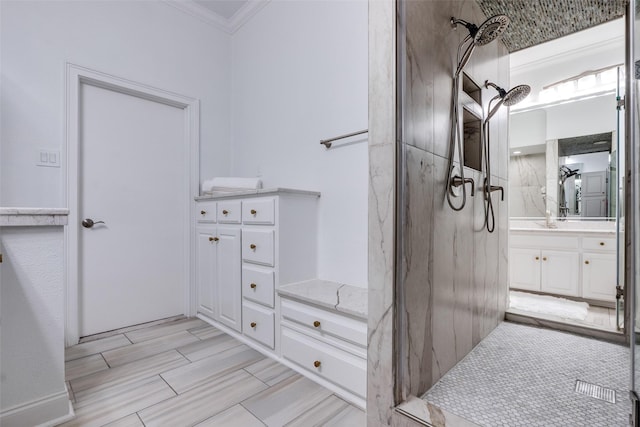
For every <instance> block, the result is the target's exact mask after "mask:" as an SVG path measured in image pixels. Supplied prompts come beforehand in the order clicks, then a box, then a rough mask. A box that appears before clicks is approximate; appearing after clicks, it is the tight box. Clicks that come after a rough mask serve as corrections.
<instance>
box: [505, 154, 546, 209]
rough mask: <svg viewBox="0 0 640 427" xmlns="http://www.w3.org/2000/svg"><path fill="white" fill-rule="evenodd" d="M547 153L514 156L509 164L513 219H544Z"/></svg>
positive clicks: (510, 202) (510, 204)
mask: <svg viewBox="0 0 640 427" xmlns="http://www.w3.org/2000/svg"><path fill="white" fill-rule="evenodd" d="M546 174H547V160H546V154H545V153H538V154H531V155H527V156H513V157H511V160H510V162H509V195H510V199H509V210H510V213H511V216H512V217H544V216H545V212H546V209H547V208H546V206H545V194H544V193H545V191H546V189H545V187H546V185H547V176H546Z"/></svg>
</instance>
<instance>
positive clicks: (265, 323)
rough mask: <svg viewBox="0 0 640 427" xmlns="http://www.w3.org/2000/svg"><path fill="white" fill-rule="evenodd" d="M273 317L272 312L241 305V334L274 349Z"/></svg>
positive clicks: (254, 306)
mask: <svg viewBox="0 0 640 427" xmlns="http://www.w3.org/2000/svg"><path fill="white" fill-rule="evenodd" d="M274 320H275V317H274V315H273V310H269V309H266V308H263V307H260V306H258V305H250V303H249V304H247V303H246V302H243V304H242V333H243V334H244V335H245V336H247V337H249V338H252V339H254V340H256V341H258V342H259V343H262V344H264V345H266V346H267V347H269V348H274V336H275V332H274V331H275V322H274Z"/></svg>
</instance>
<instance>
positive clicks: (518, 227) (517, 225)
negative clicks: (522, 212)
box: [509, 219, 616, 235]
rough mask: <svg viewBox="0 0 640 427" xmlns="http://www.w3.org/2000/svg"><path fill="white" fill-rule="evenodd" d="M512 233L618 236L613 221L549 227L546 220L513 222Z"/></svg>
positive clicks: (581, 222)
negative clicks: (533, 232)
mask: <svg viewBox="0 0 640 427" xmlns="http://www.w3.org/2000/svg"><path fill="white" fill-rule="evenodd" d="M509 230H510V231H523V232H529V231H535V232H549V233H554V234H556V233H558V234H565V233H566V234H611V235H615V234H616V223H615V222H612V221H572V220H567V221H558V220H555V221H553V222H552V224H551V227H547V224H546V222H545V220H544V219H539V220H513V219H512V220H511V221H510V224H509Z"/></svg>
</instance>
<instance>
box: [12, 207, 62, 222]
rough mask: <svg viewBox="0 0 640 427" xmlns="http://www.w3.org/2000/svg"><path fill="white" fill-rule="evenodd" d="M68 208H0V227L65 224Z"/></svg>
mask: <svg viewBox="0 0 640 427" xmlns="http://www.w3.org/2000/svg"><path fill="white" fill-rule="evenodd" d="M68 215H69V209H64V208H15V207H7V208H4V207H3V208H0V227H31V226H51V225H67V222H68V218H67V217H68Z"/></svg>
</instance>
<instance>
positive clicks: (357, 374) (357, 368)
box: [281, 327, 367, 397]
mask: <svg viewBox="0 0 640 427" xmlns="http://www.w3.org/2000/svg"><path fill="white" fill-rule="evenodd" d="M281 348H282V356H283V357H285V358H286V359H288V360H290V361H292V362H294V363H295V364H297V365H299V366H301V367H302V368H304V369H306V370H308V371H310V372H313V373H315V374H317V375H318V376H320V377H322V378H325V379H327V380H329V381H331V382H333V383H335V384H337V385H339V386H341V387H343V388H345V389H347V390H349V391H350V392H352V393H353V394H356V395H358V396H361V397H365V396H366V391H367V361H366V360H365V359H362V358H359V357H357V356H354V355H353V354H350V353H347V352H346V351H342V350H340V349H337V348H335V347H333V346H331V345H328V344H325V343H322V342H320V341H318V340H315V339H313V338H311V337H309V336H307V335H304V334H301V333H299V332H296V331H293V330H291V329H289V328H285V327H283V328H282V341H281Z"/></svg>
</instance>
